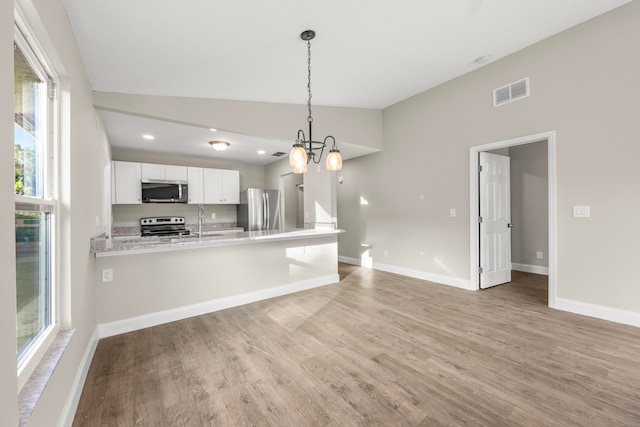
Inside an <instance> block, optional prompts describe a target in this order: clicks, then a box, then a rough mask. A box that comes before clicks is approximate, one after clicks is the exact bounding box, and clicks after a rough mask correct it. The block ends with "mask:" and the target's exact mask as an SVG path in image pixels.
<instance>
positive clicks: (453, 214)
mask: <svg viewBox="0 0 640 427" xmlns="http://www.w3.org/2000/svg"><path fill="white" fill-rule="evenodd" d="M449 216H450V217H451V218H455V217H456V208H451V209H449Z"/></svg>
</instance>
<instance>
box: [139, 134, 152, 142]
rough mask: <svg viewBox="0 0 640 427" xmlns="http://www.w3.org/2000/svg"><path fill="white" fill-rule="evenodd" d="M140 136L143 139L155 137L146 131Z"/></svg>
mask: <svg viewBox="0 0 640 427" xmlns="http://www.w3.org/2000/svg"><path fill="white" fill-rule="evenodd" d="M142 137H143V138H144V139H147V140H149V141H151V140H152V139H155V136H153V135H150V134H148V133H145V134H144V135H142Z"/></svg>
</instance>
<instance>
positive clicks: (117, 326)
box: [98, 274, 340, 338]
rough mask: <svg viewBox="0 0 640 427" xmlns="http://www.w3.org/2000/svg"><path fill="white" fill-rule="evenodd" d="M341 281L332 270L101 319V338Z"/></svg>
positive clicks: (99, 328)
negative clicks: (185, 303)
mask: <svg viewBox="0 0 640 427" xmlns="http://www.w3.org/2000/svg"><path fill="white" fill-rule="evenodd" d="M339 281H340V276H339V275H338V274H331V275H328V276H324V277H318V278H315V279H310V280H304V281H302V282H297V283H291V284H287V285H282V286H276V287H273V288H269V289H262V290H259V291H255V292H249V293H246V294H240V295H233V296H229V297H225V298H218V299H215V300H211V301H205V302H202V303H197V304H192V305H188V306H184V307H177V308H173V309H170V310H164V311H159V312H156V313H149V314H145V315H142V316H137V317H131V318H129V319H123V320H118V321H115V322H110V323H102V324H100V325H98V332H99V336H100V338H105V337H110V336H113V335H119V334H124V333H126V332H131V331H136V330H138V329H144V328H148V327H151V326H156V325H161V324H163V323H169V322H174V321H176V320H182V319H186V318H189V317H194V316H200V315H202V314H207V313H211V312H214V311H218V310H224V309H227V308H232V307H238V306H241V305H244V304H250V303H252V302H257V301H262V300H265V299H269V298H274V297H279V296H282V295H287V294H292V293H294V292H300V291H305V290H307V289H313V288H317V287H320V286H325V285H330V284H332V283H338V282H339Z"/></svg>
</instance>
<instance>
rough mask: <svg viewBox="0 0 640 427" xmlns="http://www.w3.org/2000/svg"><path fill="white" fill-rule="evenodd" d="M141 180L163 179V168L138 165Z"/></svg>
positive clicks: (146, 164)
mask: <svg viewBox="0 0 640 427" xmlns="http://www.w3.org/2000/svg"><path fill="white" fill-rule="evenodd" d="M140 173H141V175H142V179H165V178H164V177H165V166H164V165H157V164H155V163H142V164H141V165H140Z"/></svg>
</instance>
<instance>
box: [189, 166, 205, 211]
mask: <svg viewBox="0 0 640 427" xmlns="http://www.w3.org/2000/svg"><path fill="white" fill-rule="evenodd" d="M187 185H188V186H189V187H188V189H187V191H189V202H188V203H189V204H196V205H197V204H200V203H204V191H203V190H204V169H203V168H196V167H192V166H189V167H188V168H187Z"/></svg>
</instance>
